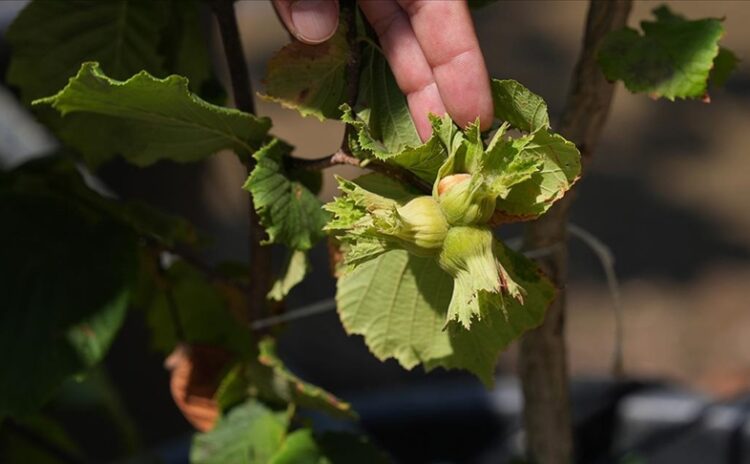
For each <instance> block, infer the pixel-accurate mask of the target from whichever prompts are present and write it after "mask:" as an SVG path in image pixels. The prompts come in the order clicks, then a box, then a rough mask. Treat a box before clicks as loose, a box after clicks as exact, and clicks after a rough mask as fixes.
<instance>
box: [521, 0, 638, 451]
mask: <svg viewBox="0 0 750 464" xmlns="http://www.w3.org/2000/svg"><path fill="white" fill-rule="evenodd" d="M630 8H631V1H630V0H610V1H596V0H594V1H592V2H591V3H590V5H589V11H588V15H587V19H586V29H585V35H584V40H583V48H582V50H581V54H580V56H579V60H578V64H577V65H576V68H575V71H574V73H573V79H572V83H571V90H570V94H569V96H568V100H567V103H566V106H565V111H564V113H563V115H562V118H561V121H560V126H559V132H560V133H561V134H563V135H564V136H565V137H566V138H568V139H569V140H572V141H573V142H575V143H576V145H577V146H578V148H579V149H580V150H581V154H582V156H583V161H584V167H585V165H586V164H588V160H589V159H590V158H591V156H592V153H593V151H594V147H595V146H596V143H597V141H598V139H599V136H600V134H601V131H602V129H603V127H604V123H605V121H606V119H607V114H608V112H609V107H610V104H611V102H612V96H613V93H614V85H612V84H611V83H609V82H607V80H606V79H605V78H604V75H603V74H602V73H601V71H600V70H599V67H598V66H597V63H596V51H597V49H598V48H599V44H600V43H601V41H602V40H603V38H604V37H605V36H606V34H607V33H608V32H609V31H612V30H616V29H620V28H622V27H623V26H625V24H626V22H627V18H628V15H629V14H630ZM572 202H573V195H571V194H569V195H567V196H566V197H565V198H564V199H563V200H561V201H560V202H558V203H557V204H556V205H555V206H554V207H553V208H551V209H550V211H549V212H548V213H547V214H546V215H544V216H542V217H541V218H540V219H538V220H537V221H534V222H532V223H530V224H529V225H528V226H527V227H526V231H525V237H524V246H525V248H527V249H538V248H545V247H550V246H555V245H559V246H556V247H555V248H554V251H553V252H552V253H551V254H550V255H548V256H546V257H544V258H541V259H539V264H540V266H541V267H542V269H543V270H544V271H545V272H546V273H547V275H548V276H549V277H550V278H551V279H552V281H553V282H554V283H555V284H556V286H557V287H558V289H559V292H558V295H557V298H556V299H555V301H554V302H553V303H552V305H551V306H550V308H549V309H548V311H547V316H546V318H545V322H544V323H543V324H542V325H541V326H540V327H538V328H537V329H535V330H533V331H531V332H529V333H528V334H526V335H525V336H524V338H523V340H521V353H520V359H519V374H520V377H521V383H522V385H523V394H524V402H525V405H524V422H525V430H526V441H527V450H528V455H529V458H530V459H531V460H532V461H533V462H538V463H540V464H567V463H569V462H571V461H572V458H573V436H572V435H573V434H572V424H571V415H570V395H569V386H568V368H567V359H566V347H565V332H564V329H565V307H566V305H565V301H566V298H565V297H566V295H565V282H566V278H567V267H568V266H567V258H568V255H567V247H566V245H565V244H566V231H565V227H566V224H567V222H568V211H569V210H570V206H571V204H572Z"/></svg>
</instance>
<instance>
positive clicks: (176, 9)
mask: <svg viewBox="0 0 750 464" xmlns="http://www.w3.org/2000/svg"><path fill="white" fill-rule="evenodd" d="M168 3H169V18H168V20H167V21H168V22H167V24H166V27H165V28H164V30H163V33H162V40H161V43H160V44H159V52H160V53H161V54H162V55H163V56H164V59H165V63H164V66H165V68H166V69H167V71H168V72H169V74H178V75H180V76H184V77H185V78H187V79H188V81H189V86H190V91H191V92H193V93H196V94H198V95H201V96H202V97H203V98H207V99H209V101H211V102H216V103H219V99H220V97H221V98H223V97H225V95H224V92H223V89H222V88H221V84H220V83H219V82H218V80H216V78H215V76H214V74H213V64H212V62H211V55H210V53H209V51H208V46H207V44H208V43H209V40H208V37H206V36H205V34H204V33H203V27H202V26H203V24H202V18H201V12H200V4H199V2H198V1H197V0H168ZM83 61H95V60H93V59H90V58H89V59H84V60H81V62H83ZM104 68H105V69H106V66H104ZM138 71H141V69H137V70H134V71H133V72H131V73H129V74H126V75H124V76H122V77H121V78H122V79H125V78H128V77H130V76H131V75H133V74H136V73H137V72H138ZM147 71H148V69H147ZM151 74H154V75H156V73H153V72H152V73H151ZM113 77H115V78H120V77H119V76H115V75H113ZM49 93H50V92H48V93H47V94H49Z"/></svg>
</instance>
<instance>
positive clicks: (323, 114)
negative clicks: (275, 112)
mask: <svg viewBox="0 0 750 464" xmlns="http://www.w3.org/2000/svg"><path fill="white" fill-rule="evenodd" d="M346 35H347V28H346V24H345V23H344V22H340V23H339V28H338V30H337V31H336V34H334V36H333V37H331V38H330V39H329V40H327V41H325V42H323V43H322V44H318V45H307V44H304V43H302V42H300V41H297V40H295V41H293V42H292V43H291V44H289V45H287V46H285V47H284V48H282V49H281V50H280V51H279V52H277V53H276V54H275V55H274V56H273V57H272V58H271V59H270V60H269V61H268V72H267V74H266V81H265V82H266V88H265V91H266V93H265V94H263V93H262V94H260V96H261V97H263V98H265V99H267V100H271V101H275V102H277V103H280V104H281V105H282V106H284V107H286V108H291V109H295V110H297V111H299V112H300V114H302V116H315V117H316V118H318V119H320V120H321V121H323V120H325V119H326V118H332V119H338V118H339V117H340V116H341V110H340V109H339V107H340V106H341V104H342V103H344V102H345V101H346V91H347V77H346V67H347V63H348V62H349V57H350V53H349V46H348V44H347V41H346Z"/></svg>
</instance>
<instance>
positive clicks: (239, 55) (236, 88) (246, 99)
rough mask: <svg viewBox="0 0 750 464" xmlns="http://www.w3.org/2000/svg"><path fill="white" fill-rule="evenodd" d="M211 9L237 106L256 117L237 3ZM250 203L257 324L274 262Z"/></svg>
mask: <svg viewBox="0 0 750 464" xmlns="http://www.w3.org/2000/svg"><path fill="white" fill-rule="evenodd" d="M211 6H212V7H213V10H214V15H215V16H216V20H217V21H218V23H219V32H220V33H221V41H222V44H223V46H224V54H225V55H226V60H227V66H228V67H229V76H230V79H231V82H232V94H233V95H234V102H235V105H236V106H237V108H238V109H240V110H242V111H245V112H246V113H251V114H255V104H254V103H253V93H252V88H251V81H250V75H249V72H248V67H247V62H246V61H245V54H244V51H243V50H242V41H241V40H240V33H239V28H238V26H237V15H236V12H235V9H234V2H233V0H213V1H212V3H211ZM244 163H245V166H246V167H247V171H248V173H250V172H251V171H252V170H253V168H254V167H255V160H254V159H253V158H252V157H251V156H248V157H246V158H245V160H244ZM249 203H250V204H249V210H248V216H249V221H250V230H249V234H248V244H249V247H248V248H249V254H250V256H249V263H250V266H249V271H250V275H251V276H252V278H251V279H250V283H249V285H248V318H249V320H250V321H253V320H255V319H258V318H260V317H262V316H263V314H264V313H265V308H266V304H267V301H266V295H267V294H268V290H269V289H270V288H271V273H270V272H269V271H268V266H269V265H270V263H271V249H270V248H269V247H266V246H263V245H262V243H263V242H264V240H265V238H266V232H265V230H264V229H263V227H262V226H261V225H260V218H259V217H258V213H257V212H256V211H255V205H254V203H253V198H252V195H250V196H249Z"/></svg>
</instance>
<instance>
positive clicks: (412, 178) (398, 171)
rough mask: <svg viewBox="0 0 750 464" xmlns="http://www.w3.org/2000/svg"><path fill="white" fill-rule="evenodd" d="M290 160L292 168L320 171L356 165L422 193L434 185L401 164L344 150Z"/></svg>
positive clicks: (428, 192) (428, 190)
mask: <svg viewBox="0 0 750 464" xmlns="http://www.w3.org/2000/svg"><path fill="white" fill-rule="evenodd" d="M288 162H289V163H290V167H291V168H293V169H294V168H296V169H305V170H308V171H320V170H323V169H326V168H330V167H333V166H339V165H346V166H356V167H359V168H362V169H369V170H370V171H374V172H378V173H380V174H384V175H386V176H388V177H390V178H392V179H396V180H399V181H401V182H403V183H405V184H407V185H411V186H412V187H414V188H416V189H417V190H419V191H420V192H422V193H425V194H430V193H431V192H432V187H431V186H430V184H429V183H427V182H425V181H424V180H422V179H420V178H419V177H418V176H417V175H416V174H414V173H413V172H411V171H409V170H408V169H404V168H402V167H399V166H394V165H392V164H388V163H384V162H382V161H378V160H371V159H368V160H360V159H359V158H355V157H354V156H352V155H349V154H347V153H345V152H344V151H343V150H338V151H337V152H336V153H334V154H332V155H329V156H325V157H323V158H316V159H304V158H294V157H289V158H288Z"/></svg>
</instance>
